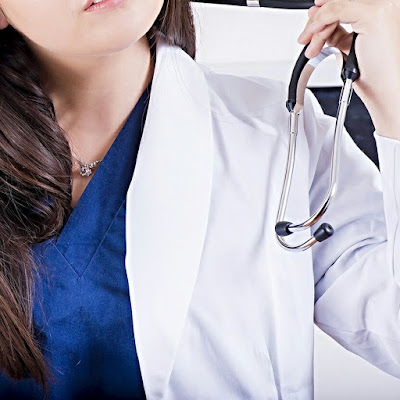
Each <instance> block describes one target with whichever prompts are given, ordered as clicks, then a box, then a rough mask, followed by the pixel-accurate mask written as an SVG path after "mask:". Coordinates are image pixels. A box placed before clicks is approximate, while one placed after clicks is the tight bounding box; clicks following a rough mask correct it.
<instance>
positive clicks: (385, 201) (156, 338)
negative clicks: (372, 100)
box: [126, 40, 400, 400]
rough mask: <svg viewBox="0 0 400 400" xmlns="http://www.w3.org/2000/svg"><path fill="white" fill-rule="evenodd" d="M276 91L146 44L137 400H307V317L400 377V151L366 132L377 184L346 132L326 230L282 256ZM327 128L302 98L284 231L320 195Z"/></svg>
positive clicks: (137, 183) (326, 120)
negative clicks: (142, 397)
mask: <svg viewBox="0 0 400 400" xmlns="http://www.w3.org/2000/svg"><path fill="white" fill-rule="evenodd" d="M286 91H287V88H286V85H285V84H283V83H281V82H279V81H273V80H269V79H266V78H261V77H239V76H234V75H227V74H217V73H215V72H213V71H212V70H210V69H209V68H207V67H205V66H204V65H201V64H199V63H197V62H195V61H194V60H193V59H191V58H190V57H189V56H188V55H187V54H186V53H185V52H184V51H183V50H182V49H180V48H179V47H177V46H172V45H169V44H167V43H166V42H165V41H164V40H160V41H159V42H158V43H157V61H156V67H155V72H154V77H153V84H152V91H151V95H150V101H149V109H148V114H147V118H146V123H145V126H144V131H143V136H142V140H141V144H140V148H139V152H138V157H137V161H136V167H135V171H134V174H133V178H132V182H131V184H130V186H129V189H128V194H127V216H126V218H127V221H126V242H127V254H126V270H127V276H128V281H129V288H130V296H131V304H132V314H133V330H134V334H135V339H136V347H137V353H138V358H139V363H140V368H141V372H142V377H143V382H144V388H145V391H146V395H147V399H148V400H158V399H163V400H181V399H182V400H183V399H184V400H189V399H193V400H208V399H218V400H225V399H229V400H239V399H247V400H249V399H257V400H258V399H264V400H267V399H268V400H269V399H285V400H289V399H307V400H309V399H312V398H313V338H314V335H313V328H314V318H315V321H316V323H317V324H318V326H319V327H320V328H321V329H323V330H324V331H325V332H327V333H328V334H329V335H330V336H332V337H333V338H335V339H336V340H337V341H338V342H339V343H340V344H342V345H343V346H344V347H345V348H347V349H349V350H350V351H352V352H354V353H356V354H359V355H360V356H361V357H363V358H365V359H366V360H368V361H369V362H370V363H372V364H374V365H376V366H377V367H379V368H380V369H382V370H383V371H386V372H387V373H389V374H391V375H393V376H396V377H398V378H400V321H399V309H400V289H399V284H400V276H399V272H400V271H399V269H400V258H399V257H400V250H399V249H400V236H399V234H398V231H399V229H398V225H399V222H398V220H399V214H400V183H399V179H396V173H395V171H396V170H397V171H399V169H400V141H397V140H394V139H388V138H384V137H381V136H379V135H377V134H376V132H375V138H376V140H377V145H378V155H379V160H380V165H381V174H380V173H379V170H378V169H377V168H376V166H375V165H374V164H373V162H372V161H371V160H370V159H369V158H368V157H367V156H366V155H365V154H364V153H363V152H362V151H361V150H359V148H358V147H357V146H356V144H355V143H354V142H353V140H352V139H351V137H350V136H349V135H348V133H347V131H345V132H344V133H343V138H342V145H343V150H342V159H341V166H340V176H339V183H338V191H337V194H336V196H335V198H334V200H333V201H332V203H331V205H330V208H329V209H328V211H327V213H326V214H325V216H324V217H323V218H322V220H321V221H320V222H321V223H322V222H328V223H330V224H332V226H333V227H334V229H335V234H334V235H333V236H332V237H331V238H329V239H328V240H326V241H325V242H322V243H317V244H316V245H315V246H313V247H312V248H311V249H309V250H307V251H305V252H301V253H293V252H289V251H287V250H284V249H282V248H281V247H280V246H279V244H278V242H277V240H276V238H275V232H274V225H275V218H276V214H277V210H278V204H279V198H280V194H281V188H282V183H283V178H284V172H285V162H286V155H287V148H288V133H287V130H288V112H287V109H286V107H285V102H286ZM334 125H335V119H334V118H332V117H329V116H325V115H324V114H323V112H322V109H321V108H320V106H319V104H318V102H317V100H316V98H315V97H314V96H313V94H312V93H311V91H310V90H309V89H307V93H306V98H305V106H304V114H303V117H302V118H301V119H300V123H299V135H298V140H297V142H298V144H297V154H296V164H295V170H294V174H293V184H292V188H291V193H290V196H289V201H288V209H287V213H286V219H288V220H290V221H293V222H297V221H302V220H304V219H305V218H306V217H308V216H309V215H310V213H311V212H313V211H315V209H316V207H317V206H318V205H319V204H320V202H321V201H322V199H323V197H324V196H325V193H326V190H327V188H328V181H329V169H330V159H331V150H332V140H333V132H334ZM382 187H383V192H382ZM313 229H316V226H315V227H313ZM309 234H310V232H309V231H303V232H299V233H297V234H295V235H293V236H290V237H288V241H290V242H294V243H299V241H302V240H305V239H306V238H308V237H309ZM314 303H315V304H314ZM314 312H315V314H314ZM327 362H329V360H327Z"/></svg>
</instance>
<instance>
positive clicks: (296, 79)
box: [275, 32, 360, 251]
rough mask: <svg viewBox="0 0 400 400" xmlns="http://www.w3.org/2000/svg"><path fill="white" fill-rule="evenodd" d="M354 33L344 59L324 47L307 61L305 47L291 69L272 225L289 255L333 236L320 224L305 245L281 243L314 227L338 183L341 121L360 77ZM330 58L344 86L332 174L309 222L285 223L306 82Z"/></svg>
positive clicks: (337, 121) (336, 130)
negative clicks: (339, 62) (339, 64)
mask: <svg viewBox="0 0 400 400" xmlns="http://www.w3.org/2000/svg"><path fill="white" fill-rule="evenodd" d="M356 38H357V33H355V32H354V33H353V41H352V45H351V49H350V52H349V55H348V56H346V55H345V54H344V53H342V52H341V51H340V50H339V49H337V48H335V47H324V48H323V49H322V50H321V52H320V53H319V54H318V55H317V56H316V57H314V58H312V59H308V58H307V57H306V56H305V55H304V53H305V51H306V49H307V47H308V44H307V45H306V46H305V47H304V48H303V50H302V52H301V54H300V56H299V58H298V59H297V61H296V64H295V66H294V69H293V72H292V77H291V80H290V84H289V90H288V100H287V102H286V108H287V109H288V111H289V149H288V156H287V162H286V172H285V178H284V182H283V186H282V194H281V198H280V202H279V209H278V214H277V219H276V224H275V233H276V238H277V240H278V243H279V244H280V245H281V246H282V247H283V248H285V249H287V250H290V251H304V250H307V249H308V248H310V247H311V246H313V245H314V244H315V243H317V242H322V241H324V240H326V239H328V238H329V237H331V236H332V235H333V233H334V229H333V228H332V226H331V225H330V224H328V223H323V224H321V225H320V226H319V227H318V228H317V230H316V231H315V232H314V234H313V235H312V236H311V237H310V238H309V239H308V240H306V241H305V242H303V243H301V244H299V245H289V244H288V243H286V241H285V240H284V237H285V236H288V235H291V234H292V233H294V232H297V231H302V230H304V229H307V228H309V227H311V226H313V225H314V224H315V223H317V222H318V221H319V220H320V219H321V217H322V216H323V215H324V214H325V212H326V210H327V208H328V206H329V204H330V202H331V201H332V199H333V197H334V195H335V192H336V188H337V181H338V171H339V159H340V148H341V146H340V143H341V137H342V132H343V128H344V121H345V118H346V112H347V107H348V105H349V103H350V99H351V95H352V93H353V82H354V81H355V80H356V79H358V77H359V75H360V73H359V68H358V62H357V57H356V54H355V40H356ZM331 54H335V55H341V56H342V57H343V68H342V73H341V78H342V80H343V82H344V85H343V87H342V92H341V95H340V100H339V109H338V112H337V117H336V125H335V134H334V143H333V149H332V160H331V174H330V182H329V189H328V192H327V194H326V196H325V199H324V201H323V203H322V204H321V206H320V207H319V208H318V209H317V210H316V211H315V212H314V214H312V215H311V217H310V218H308V219H307V220H306V221H304V222H302V223H299V224H294V223H292V222H289V221H285V220H284V214H285V211H286V205H287V200H288V195H289V190H290V184H291V180H292V175H293V168H294V161H295V153H296V139H297V132H298V120H299V117H300V115H301V113H302V112H303V107H304V97H305V91H306V87H307V82H308V79H309V77H310V76H311V74H312V72H313V71H314V70H315V68H316V67H317V65H318V64H319V63H320V62H321V61H323V60H324V59H325V58H326V57H328V56H330V55H331Z"/></svg>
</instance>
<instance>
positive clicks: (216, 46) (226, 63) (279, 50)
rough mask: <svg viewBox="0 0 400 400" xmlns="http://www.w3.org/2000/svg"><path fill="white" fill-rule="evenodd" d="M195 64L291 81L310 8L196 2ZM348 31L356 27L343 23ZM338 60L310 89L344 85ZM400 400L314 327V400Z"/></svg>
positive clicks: (396, 390) (399, 387)
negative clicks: (288, 8) (301, 34)
mask: <svg viewBox="0 0 400 400" xmlns="http://www.w3.org/2000/svg"><path fill="white" fill-rule="evenodd" d="M192 10H193V14H194V17H195V23H196V33H197V56H196V60H197V61H198V62H200V63H202V64H206V65H208V66H209V67H211V68H213V69H214V70H216V71H219V72H227V73H230V74H238V75H260V76H266V77H270V78H273V79H278V80H282V81H284V82H287V83H288V82H289V78H290V75H291V72H292V68H293V65H294V62H295V61H296V59H297V57H298V55H299V54H300V52H301V50H302V48H303V46H302V45H300V44H298V43H297V37H298V35H299V34H300V32H301V31H302V30H303V27H304V26H305V24H306V22H307V20H308V16H307V10H279V9H266V8H259V7H238V6H224V5H206V4H203V3H192ZM344 26H345V28H346V29H348V30H351V27H350V26H348V25H344ZM341 85H342V81H341V79H340V70H339V68H338V66H337V64H336V61H335V57H334V56H330V57H328V58H327V59H326V60H324V61H323V62H322V63H321V64H320V65H319V66H318V68H317V69H316V71H315V72H314V73H313V75H312V76H311V78H310V81H309V87H322V86H341ZM350 399H351V400H361V399H362V400H395V399H396V400H399V399H400V380H399V379H397V378H394V377H392V376H390V375H388V374H386V373H384V372H382V371H380V370H379V369H377V368H376V367H374V366H372V365H371V364H369V363H367V362H366V361H364V360H363V359H361V358H360V357H359V356H357V355H355V354H353V353H350V352H349V351H347V350H345V349H344V348H343V347H341V346H340V345H338V344H337V343H336V342H335V341H334V340H333V339H331V338H330V337H329V336H327V335H326V334H325V333H323V332H322V331H321V330H320V329H319V328H318V327H316V326H315V400H350Z"/></svg>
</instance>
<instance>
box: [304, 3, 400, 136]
mask: <svg viewBox="0 0 400 400" xmlns="http://www.w3.org/2000/svg"><path fill="white" fill-rule="evenodd" d="M340 23H346V24H351V26H352V29H353V31H355V32H357V33H358V37H357V39H356V43H355V52H356V56H357V60H358V66H359V69H360V77H359V78H358V79H357V80H356V81H355V82H354V90H355V91H356V93H357V94H358V96H359V97H360V98H361V100H362V101H363V102H364V104H365V106H366V107H367V109H368V111H369V113H370V116H371V118H372V121H373V123H374V125H375V129H376V131H377V133H378V134H381V135H384V136H387V137H391V138H394V139H398V140H400V113H399V111H398V105H397V102H398V99H399V98H400V0H355V1H349V0H315V6H313V7H311V8H310V9H309V20H308V22H307V24H306V26H305V28H304V31H303V32H302V34H301V35H300V36H299V39H298V41H299V43H302V44H307V43H310V45H309V46H308V49H307V51H306V53H305V55H306V56H307V57H308V58H312V57H315V56H316V55H318V54H319V52H320V51H321V49H322V47H323V46H324V44H325V43H327V45H328V46H334V47H337V48H338V49H340V50H341V51H343V52H344V53H346V54H348V53H349V51H350V47H351V41H352V37H353V34H352V33H348V32H347V31H346V30H345V29H344V28H343V27H342V26H341V25H340Z"/></svg>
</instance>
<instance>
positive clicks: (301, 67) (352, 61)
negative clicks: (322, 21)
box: [198, 0, 360, 251]
mask: <svg viewBox="0 0 400 400" xmlns="http://www.w3.org/2000/svg"><path fill="white" fill-rule="evenodd" d="M198 1H200V2H202V3H215V4H230V5H236V6H248V7H272V8H288V9H289V8H292V9H295V8H297V9H300V8H303V9H306V8H310V7H311V6H312V5H313V1H311V0H198ZM356 38H357V33H356V32H354V33H353V41H352V44H351V49H350V52H349V55H348V56H346V54H345V53H343V52H342V51H340V50H339V49H337V48H336V47H324V48H322V50H321V52H320V53H319V54H318V55H317V56H316V57H314V58H311V59H309V58H307V57H306V56H305V55H304V53H305V51H306V50H307V47H308V46H309V44H307V45H306V46H304V48H303V50H302V52H301V53H300V56H299V57H298V59H297V61H296V64H295V66H294V68H293V72H292V76H291V79H290V83H289V90H288V92H289V93H288V100H287V101H286V108H287V109H288V111H289V149H288V155H287V161H286V171H285V178H284V181H283V187H282V193H281V197H280V202H279V209H278V214H277V218H276V223H275V233H276V238H277V240H278V243H279V244H280V245H281V246H282V247H283V248H284V249H286V250H290V251H304V250H307V249H309V248H310V247H311V246H313V245H314V244H315V243H317V242H322V241H324V240H326V239H328V238H330V237H331V236H332V235H333V233H334V229H333V227H332V226H331V225H330V224H328V223H322V224H321V225H320V226H319V227H318V228H317V229H316V230H315V232H314V234H313V235H312V236H311V237H310V238H309V239H308V240H306V241H305V242H303V243H301V244H298V245H290V244H288V243H287V242H286V241H285V239H284V237H285V236H289V235H291V234H292V233H294V232H298V231H302V230H305V229H307V228H310V227H311V226H313V225H314V224H316V223H317V222H318V221H319V220H320V219H321V217H322V216H323V215H324V214H325V212H326V211H327V209H328V206H329V204H330V203H331V201H332V199H333V197H334V195H335V192H336V189H337V183H338V172H339V159H340V149H341V147H340V143H341V137H342V132H343V128H344V121H345V119H346V112H347V107H348V105H349V103H350V100H351V95H352V94H353V82H354V81H355V80H356V79H358V77H359V76H360V72H359V69H358V62H357V57H356V54H355V41H356ZM332 54H334V55H335V56H339V57H340V56H341V57H342V71H341V78H342V80H343V83H344V85H343V87H342V91H341V94H340V100H339V108H338V111H337V115H336V125H335V133H334V142H333V149H332V159H331V173H330V181H329V189H328V192H327V194H326V196H325V199H324V201H323V203H322V204H321V206H320V207H319V208H318V209H317V210H316V211H315V212H314V214H312V215H311V217H309V218H308V219H307V220H306V221H304V222H302V223H298V224H295V223H293V222H289V221H286V220H285V219H284V215H285V212H286V206H287V200H288V196H289V191H290V186H291V181H292V175H293V168H294V162H295V154H296V139H297V133H298V122H299V118H300V115H301V114H302V111H303V107H304V97H305V92H306V88H307V83H308V80H309V78H310V76H311V74H312V73H313V72H314V70H315V68H316V67H317V66H318V65H319V64H320V63H321V62H322V61H323V60H324V59H325V58H327V57H329V56H331V55H332Z"/></svg>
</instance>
